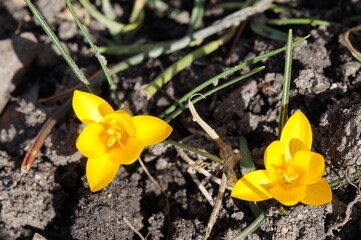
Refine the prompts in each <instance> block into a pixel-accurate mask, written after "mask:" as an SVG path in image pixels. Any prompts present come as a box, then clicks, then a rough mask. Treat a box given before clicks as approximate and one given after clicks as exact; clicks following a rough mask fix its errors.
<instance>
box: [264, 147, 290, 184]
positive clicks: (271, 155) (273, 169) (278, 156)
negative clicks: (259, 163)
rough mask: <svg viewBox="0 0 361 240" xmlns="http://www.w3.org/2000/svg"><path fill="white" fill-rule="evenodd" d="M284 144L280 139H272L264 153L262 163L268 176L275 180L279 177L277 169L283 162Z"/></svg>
mask: <svg viewBox="0 0 361 240" xmlns="http://www.w3.org/2000/svg"><path fill="white" fill-rule="evenodd" d="M285 149H286V148H285V146H284V145H283V143H282V142H280V141H273V142H272V143H271V144H270V145H268V147H267V148H266V151H265V153H264V165H265V167H266V169H267V173H268V176H269V177H270V178H271V179H273V180H276V179H278V178H279V174H278V169H280V168H282V165H283V164H284V163H285V154H286V152H285Z"/></svg>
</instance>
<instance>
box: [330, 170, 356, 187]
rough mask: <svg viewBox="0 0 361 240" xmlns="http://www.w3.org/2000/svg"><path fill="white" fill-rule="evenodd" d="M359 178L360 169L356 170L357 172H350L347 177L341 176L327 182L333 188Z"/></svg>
mask: <svg viewBox="0 0 361 240" xmlns="http://www.w3.org/2000/svg"><path fill="white" fill-rule="evenodd" d="M360 178H361V171H357V172H354V173H352V174H350V175H349V176H347V177H341V178H339V179H337V180H334V181H332V182H329V184H330V187H331V188H333V189H335V188H338V187H341V186H343V185H347V184H349V183H350V182H353V181H356V180H357V179H360Z"/></svg>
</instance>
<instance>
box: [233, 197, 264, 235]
mask: <svg viewBox="0 0 361 240" xmlns="http://www.w3.org/2000/svg"><path fill="white" fill-rule="evenodd" d="M252 204H254V203H252ZM265 220H266V216H265V215H264V213H263V212H261V213H260V214H259V215H258V217H257V218H256V219H255V220H254V221H253V222H252V223H251V224H250V225H249V226H248V227H246V228H245V229H244V230H243V231H242V232H240V233H239V234H237V235H236V236H234V237H233V238H231V239H230V240H241V239H245V238H246V237H247V236H248V235H250V234H251V233H252V232H254V231H255V230H256V229H257V228H259V226H261V224H262V223H263V222H264V221H265Z"/></svg>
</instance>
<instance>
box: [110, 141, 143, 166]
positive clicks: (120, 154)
mask: <svg viewBox="0 0 361 240" xmlns="http://www.w3.org/2000/svg"><path fill="white" fill-rule="evenodd" d="M143 148H144V145H143V143H142V142H141V141H140V140H139V139H137V138H136V137H129V138H128V139H127V140H126V142H125V144H124V146H122V147H119V146H117V147H113V148H111V150H110V159H111V160H112V161H113V162H115V163H118V164H132V163H133V162H135V161H136V160H137V159H138V158H139V156H140V154H141V153H142V151H143Z"/></svg>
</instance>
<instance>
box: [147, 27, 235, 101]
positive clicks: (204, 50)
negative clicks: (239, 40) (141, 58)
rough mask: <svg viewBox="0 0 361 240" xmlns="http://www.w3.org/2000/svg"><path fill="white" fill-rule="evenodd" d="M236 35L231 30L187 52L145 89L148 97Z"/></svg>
mask: <svg viewBox="0 0 361 240" xmlns="http://www.w3.org/2000/svg"><path fill="white" fill-rule="evenodd" d="M233 35H234V30H231V31H230V32H229V33H227V34H226V35H224V36H223V37H221V38H219V39H217V40H214V41H211V42H209V43H207V44H206V45H204V46H202V47H199V48H197V49H196V50H194V51H193V52H191V53H189V54H187V55H186V56H184V57H183V58H181V59H180V60H178V61H177V62H175V63H174V64H172V65H171V66H170V67H168V68H167V69H166V70H164V71H163V72H162V73H161V74H160V75H159V76H158V77H156V78H155V79H154V80H153V81H152V82H151V83H149V85H148V86H147V87H146V88H145V89H144V91H145V94H146V95H147V98H148V99H149V98H151V97H152V96H153V95H154V94H155V93H156V92H157V91H158V89H160V88H161V87H162V86H163V85H164V84H166V83H167V82H169V81H170V80H171V78H172V77H173V76H174V75H175V74H177V73H179V72H180V71H182V70H183V69H184V68H186V67H188V66H189V65H191V64H192V62H194V61H195V60H197V59H199V58H201V57H203V56H206V55H208V54H210V53H212V52H214V51H215V50H217V49H218V48H219V47H220V46H222V45H223V44H224V43H226V42H227V41H228V40H229V39H230V38H231V37H232V36H233Z"/></svg>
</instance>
